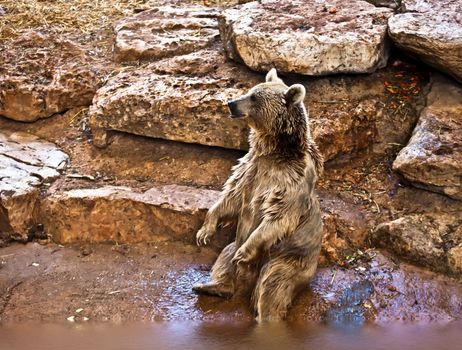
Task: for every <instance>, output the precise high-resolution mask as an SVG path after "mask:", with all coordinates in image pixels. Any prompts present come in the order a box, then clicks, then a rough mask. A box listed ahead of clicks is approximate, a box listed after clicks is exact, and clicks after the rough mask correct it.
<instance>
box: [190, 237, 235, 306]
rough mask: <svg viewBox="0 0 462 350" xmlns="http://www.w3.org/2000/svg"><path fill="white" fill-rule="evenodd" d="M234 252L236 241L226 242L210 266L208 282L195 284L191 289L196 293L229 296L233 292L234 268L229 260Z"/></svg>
mask: <svg viewBox="0 0 462 350" xmlns="http://www.w3.org/2000/svg"><path fill="white" fill-rule="evenodd" d="M235 253H236V243H235V242H233V243H230V244H228V245H227V246H226V247H225V248H224V249H223V251H222V252H221V253H220V255H219V256H218V258H217V261H215V264H214V265H213V267H212V276H211V281H210V282H209V283H204V284H197V285H195V286H194V287H193V291H194V292H196V293H198V294H206V295H214V296H219V297H223V298H231V297H232V296H233V292H234V284H233V280H234V274H235V268H234V264H233V263H232V262H231V260H232V259H233V257H234V254H235Z"/></svg>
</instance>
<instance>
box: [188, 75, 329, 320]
mask: <svg viewBox="0 0 462 350" xmlns="http://www.w3.org/2000/svg"><path fill="white" fill-rule="evenodd" d="M304 94H305V90H304V88H303V87H301V86H300V85H298V84H296V85H293V86H292V87H290V88H289V87H287V86H286V85H285V84H284V83H283V82H282V80H280V79H279V78H278V77H277V74H276V72H275V71H274V70H271V71H270V72H269V73H268V75H267V82H266V83H263V84H259V85H257V86H256V87H254V88H253V89H252V90H251V91H250V92H249V93H248V94H246V95H245V96H243V97H241V98H240V99H238V100H236V101H232V102H230V109H231V111H232V112H234V113H235V114H237V115H243V116H246V117H247V119H248V121H249V125H250V126H251V132H250V136H249V142H250V150H249V152H248V153H247V154H246V155H245V156H244V157H243V158H241V159H240V160H239V163H238V164H237V165H236V166H235V167H234V168H233V173H232V175H231V177H230V178H229V179H228V181H227V182H226V184H225V186H224V190H223V192H222V195H221V198H220V199H219V201H218V202H217V203H215V204H214V205H213V206H212V208H211V209H210V210H209V211H208V213H207V215H206V219H205V222H204V225H203V227H202V228H201V230H199V232H198V233H197V240H198V244H205V243H207V241H208V240H209V239H210V238H211V237H212V236H213V235H214V234H215V232H216V228H217V225H218V223H219V222H220V221H221V220H223V219H225V218H237V219H238V226H237V231H236V239H235V241H234V242H233V243H231V244H230V245H228V246H227V247H226V248H225V249H224V250H223V251H222V253H221V254H220V256H219V257H218V259H217V261H216V262H215V264H214V266H213V269H212V276H211V282H210V283H208V284H204V285H198V286H195V287H194V290H195V291H196V292H198V293H204V294H209V295H218V296H222V297H231V296H233V295H246V294H249V295H251V298H252V303H253V306H254V309H255V311H256V313H257V319H258V320H259V321H262V320H278V319H281V318H284V317H285V316H286V313H287V308H288V307H289V306H290V304H291V302H292V300H293V298H294V296H295V295H296V293H297V292H298V291H299V290H300V289H302V288H304V287H306V286H307V284H308V282H309V280H310V279H311V278H312V277H313V275H314V273H315V271H316V267H317V260H318V256H319V252H320V249H321V237H322V221H321V212H320V208H319V203H318V200H317V198H316V195H315V192H314V187H315V183H316V180H317V177H318V175H320V174H321V173H322V169H323V165H322V164H323V160H322V157H321V155H320V153H319V151H318V149H317V147H316V144H315V143H314V141H313V140H312V138H311V136H310V131H309V126H308V115H307V112H306V110H305V107H304V105H303V98H304ZM253 95H254V96H253ZM252 96H253V97H252Z"/></svg>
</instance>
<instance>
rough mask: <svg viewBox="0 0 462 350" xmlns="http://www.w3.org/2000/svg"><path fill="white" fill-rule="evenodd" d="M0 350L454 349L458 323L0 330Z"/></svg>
mask: <svg viewBox="0 0 462 350" xmlns="http://www.w3.org/2000/svg"><path fill="white" fill-rule="evenodd" d="M0 349H1V350H28V349H31V350H32V349H33V350H81V349H82V350H83V349H85V350H92V349H98V350H103V349H104V350H106V349H108V350H130V349H137V350H144V349H146V350H147V349H149V350H151V349H156V350H162V349H202V350H207V349H252V350H255V349H283V350H289V349H290V350H292V349H316V350H328V349H329V350H330V349H332V350H334V349H335V350H339V349H341V350H350V349H351V350H361V349H368V350H370V349H384V350H385V349H386V350H389V349H400V350H411V349H419V350H427V349H428V350H430V349H431V350H434V349H436V350H446V349H448V350H458V349H462V324H461V323H451V324H447V325H439V326H435V325H425V326H423V325H420V326H419V325H413V326H410V325H391V326H390V325H389V326H385V327H380V326H361V327H358V326H348V325H343V326H342V325H338V324H337V325H336V326H335V327H332V326H326V325H317V324H309V323H296V324H294V323H285V322H281V323H277V324H266V325H256V324H255V323H253V322H252V323H204V322H163V323H149V324H126V325H109V324H94V323H85V324H77V323H72V324H71V323H69V324H63V325H56V324H55V325H33V324H22V325H14V324H10V325H3V326H0Z"/></svg>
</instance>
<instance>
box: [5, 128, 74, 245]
mask: <svg viewBox="0 0 462 350" xmlns="http://www.w3.org/2000/svg"><path fill="white" fill-rule="evenodd" d="M67 161H68V156H67V155H66V154H65V153H64V152H62V151H61V150H59V149H58V148H57V147H56V146H55V145H54V144H52V143H50V142H46V141H43V140H40V139H38V138H37V137H36V136H34V135H31V134H26V133H13V134H5V133H0V180H1V181H0V199H1V203H0V238H2V237H3V238H7V237H8V236H9V235H11V234H19V235H24V234H25V233H27V231H28V229H29V228H30V227H31V226H33V225H34V224H36V223H38V196H39V187H40V185H42V184H43V183H50V182H52V181H53V180H54V179H56V178H57V177H58V176H59V175H60V171H62V170H63V169H64V168H65V167H66V164H67Z"/></svg>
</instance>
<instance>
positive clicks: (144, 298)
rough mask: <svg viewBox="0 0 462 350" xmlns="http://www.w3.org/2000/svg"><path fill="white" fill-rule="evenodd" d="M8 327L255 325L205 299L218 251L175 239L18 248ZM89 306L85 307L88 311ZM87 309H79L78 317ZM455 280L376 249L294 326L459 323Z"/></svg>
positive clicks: (11, 258)
mask: <svg viewBox="0 0 462 350" xmlns="http://www.w3.org/2000/svg"><path fill="white" fill-rule="evenodd" d="M0 253H1V255H0V263H1V265H0V266H1V267H0V269H1V274H0V321H2V322H4V323H5V322H6V323H9V322H24V321H46V322H61V321H65V320H66V319H67V318H68V317H71V316H74V321H76V322H85V320H84V317H85V318H88V320H89V321H110V322H122V321H124V322H125V321H142V320H144V321H148V320H149V321H152V320H209V321H210V320H214V321H218V320H220V321H232V320H234V321H251V320H252V314H251V313H250V311H249V305H248V303H247V302H246V301H245V300H233V299H231V300H224V299H221V298H214V297H206V296H200V297H199V296H197V295H195V294H194V293H193V292H192V291H191V286H192V285H193V284H194V283H198V282H204V281H205V280H207V279H208V276H209V270H210V267H211V264H212V263H213V261H214V259H215V258H216V252H214V251H212V250H210V249H208V248H198V247H195V246H189V245H184V244H182V243H175V242H158V243H156V242H153V243H150V244H136V245H104V244H99V245H84V244H80V245H79V244H76V245H71V246H67V247H63V246H59V245H56V244H53V243H48V244H44V245H41V244H38V243H29V244H27V245H20V244H14V245H11V246H9V247H6V248H3V249H1V251H0ZM80 309H83V310H80ZM76 310H80V311H76ZM461 311H462V290H461V289H460V285H459V284H458V282H457V281H455V280H452V279H450V278H447V277H443V276H438V275H436V274H434V273H430V272H425V271H423V270H420V269H416V268H414V267H411V266H407V265H405V264H403V265H401V266H399V267H398V265H397V264H396V263H394V262H393V261H392V260H390V259H389V258H387V257H385V256H383V255H382V254H380V253H378V252H376V251H373V250H371V251H367V252H365V253H362V254H357V255H356V256H355V257H352V259H350V260H349V263H348V264H347V265H346V267H330V268H321V269H319V271H318V273H317V276H316V277H315V279H314V281H313V282H312V283H311V289H307V290H306V291H304V292H303V293H301V294H300V295H299V296H298V298H297V299H296V300H295V302H294V306H293V308H292V309H291V311H290V313H289V320H293V321H295V320H304V321H307V320H309V321H320V320H323V319H324V320H325V321H326V322H328V323H334V324H335V323H338V322H340V323H341V322H353V323H359V324H362V323H364V322H367V321H368V320H374V319H375V318H377V320H378V321H379V322H389V321H395V320H402V321H423V322H429V321H438V322H446V321H449V320H452V319H455V318H457V317H458V315H459V314H460V312H461Z"/></svg>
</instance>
